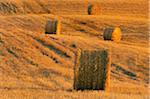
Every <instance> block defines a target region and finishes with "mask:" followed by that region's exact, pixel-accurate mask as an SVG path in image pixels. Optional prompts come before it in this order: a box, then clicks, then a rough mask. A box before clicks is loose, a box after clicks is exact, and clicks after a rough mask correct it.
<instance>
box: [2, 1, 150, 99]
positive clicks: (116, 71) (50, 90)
mask: <svg viewBox="0 0 150 99" xmlns="http://www.w3.org/2000/svg"><path fill="white" fill-rule="evenodd" d="M6 1H7V2H8V1H9V2H13V3H14V0H6ZM6 1H5V0H3V1H0V2H2V3H6ZM23 1H24V0H18V1H16V0H15V2H16V4H14V5H15V6H20V7H22V5H21V2H23ZM35 1H37V2H42V4H47V5H48V4H49V2H50V1H51V3H50V4H51V5H52V6H51V7H50V8H48V7H47V9H48V10H47V11H52V10H53V11H54V12H55V13H54V14H59V16H58V15H54V14H48V13H49V12H47V11H46V10H45V8H42V7H43V5H42V7H39V4H38V3H34V4H33V6H32V7H33V9H32V8H31V9H32V10H31V9H29V8H30V7H29V8H26V9H28V10H25V11H27V12H25V13H23V12H21V10H20V11H17V13H14V12H9V11H6V10H4V11H3V10H0V13H1V16H0V23H1V24H0V93H2V94H0V97H3V98H4V99H5V98H11V96H14V95H16V96H15V97H16V98H20V97H21V96H22V95H25V94H26V95H29V97H31V96H35V97H39V96H42V97H45V98H48V97H50V96H53V97H54V98H56V97H57V98H59V96H60V97H63V98H66V97H68V98H83V97H84V96H85V97H87V96H88V95H90V97H91V98H93V97H94V96H93V95H95V97H96V98H99V97H104V98H112V97H114V98H118V99H120V98H126V97H129V98H148V84H149V56H148V55H149V54H150V53H149V45H148V43H149V40H148V39H149V38H148V35H149V34H148V32H149V31H148V25H149V21H148V18H147V15H148V13H147V12H143V11H147V8H146V7H147V4H146V3H145V2H144V3H141V2H142V0H138V1H139V2H137V1H136V2H135V1H134V0H133V2H131V3H130V2H129V1H128V2H127V1H125V0H124V6H128V7H129V8H126V9H125V8H124V6H120V5H121V4H122V2H123V1H122V2H121V1H120V0H118V2H112V0H110V1H109V2H108V1H106V0H105V2H103V3H102V2H101V3H102V4H103V5H104V4H105V6H104V7H103V9H104V12H105V14H102V15H100V16H88V15H83V14H86V13H85V11H86V10H84V9H85V6H87V4H88V3H89V2H91V1H90V0H89V1H86V2H85V3H82V2H83V1H82V2H81V0H70V1H65V0H62V3H61V2H59V0H56V1H52V0H46V1H45V2H44V1H43V0H31V1H30V2H29V1H28V2H29V5H30V4H31V5H32V2H35ZM95 1H96V0H94V1H93V2H95ZM24 2H25V1H24ZM99 2H100V1H99ZM69 3H71V4H78V3H79V6H81V5H83V8H81V9H79V8H78V6H73V7H70V4H69ZM140 3H141V5H139V4H140ZM0 4H1V3H0ZM23 4H24V3H23ZM66 4H67V5H68V6H67V7H66ZM80 4H81V5H80ZM108 4H110V5H108ZM132 4H135V5H134V7H135V9H133V11H132V10H131V11H130V10H129V9H131V8H132V7H131V6H132ZM115 5H117V6H118V7H119V10H118V13H117V14H116V13H114V12H115V11H116V9H118V8H117V7H116V8H114V9H113V7H114V6H115ZM143 5H145V6H144V7H143ZM0 7H1V6H0ZM69 7H70V9H69ZM36 8H38V9H40V10H37V9H36ZM55 8H57V9H55ZM62 8H63V9H62ZM106 8H108V9H106ZM110 8H112V9H110ZM138 8H140V9H139V10H138ZM24 9H25V8H24ZM59 9H61V10H59ZM64 9H67V10H64ZM123 9H124V10H123ZM141 10H142V11H141ZM28 11H29V12H28ZM71 11H73V12H72V13H71ZM107 11H108V12H107ZM133 12H134V13H133ZM50 13H52V12H50ZM68 13H69V14H70V15H67V14H68ZM18 14H19V15H18ZM63 14H65V15H63ZM71 14H76V15H71ZM125 15H126V16H125ZM58 17H59V18H60V19H61V20H62V33H61V35H47V34H45V33H44V32H45V31H44V29H45V24H46V21H47V20H50V19H55V18H58ZM108 26H110V27H115V26H120V27H121V29H122V32H123V35H122V36H123V39H122V41H121V42H119V43H116V42H110V41H104V40H103V30H104V28H106V27H108ZM77 48H85V49H98V48H109V49H111V50H112V59H113V60H112V66H111V88H110V89H111V90H110V92H111V95H109V94H108V93H104V92H102V91H100V92H99V91H93V92H88V91H87V92H86V91H85V92H75V91H73V90H72V89H73V87H72V84H73V76H74V74H73V67H74V62H75V61H74V59H75V52H76V49H77ZM55 92H57V93H58V95H56V94H55ZM13 93H14V94H13ZM41 93H42V94H41ZM99 93H101V94H99ZM17 94H18V96H17ZM82 95H83V96H82ZM130 96H131V97H130Z"/></svg>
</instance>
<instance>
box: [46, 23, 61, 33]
mask: <svg viewBox="0 0 150 99" xmlns="http://www.w3.org/2000/svg"><path fill="white" fill-rule="evenodd" d="M60 31H61V22H60V20H49V21H47V23H46V26H45V33H46V34H58V35H59V34H60Z"/></svg>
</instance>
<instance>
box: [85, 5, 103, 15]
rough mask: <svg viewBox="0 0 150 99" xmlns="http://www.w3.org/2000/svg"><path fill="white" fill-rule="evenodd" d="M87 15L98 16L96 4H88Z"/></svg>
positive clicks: (99, 10) (98, 10) (98, 8)
mask: <svg viewBox="0 0 150 99" xmlns="http://www.w3.org/2000/svg"><path fill="white" fill-rule="evenodd" d="M88 14H89V15H100V14H101V8H100V6H99V5H98V4H89V6H88Z"/></svg>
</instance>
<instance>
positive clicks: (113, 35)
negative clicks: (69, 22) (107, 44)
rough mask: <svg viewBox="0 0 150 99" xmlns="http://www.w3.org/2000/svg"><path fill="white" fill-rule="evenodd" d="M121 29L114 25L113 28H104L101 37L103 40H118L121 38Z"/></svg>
mask: <svg viewBox="0 0 150 99" xmlns="http://www.w3.org/2000/svg"><path fill="white" fill-rule="evenodd" d="M121 34H122V33H121V29H120V28H118V27H116V28H115V29H113V28H106V29H105V30H104V34H103V38H104V40H112V41H117V42H118V41H120V40H121Z"/></svg>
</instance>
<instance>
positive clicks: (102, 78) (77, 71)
mask: <svg viewBox="0 0 150 99" xmlns="http://www.w3.org/2000/svg"><path fill="white" fill-rule="evenodd" d="M110 65H111V54H110V51H109V50H107V49H101V50H78V51H77V53H76V63H75V67H74V89H75V90H105V91H108V90H109V85H110Z"/></svg>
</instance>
